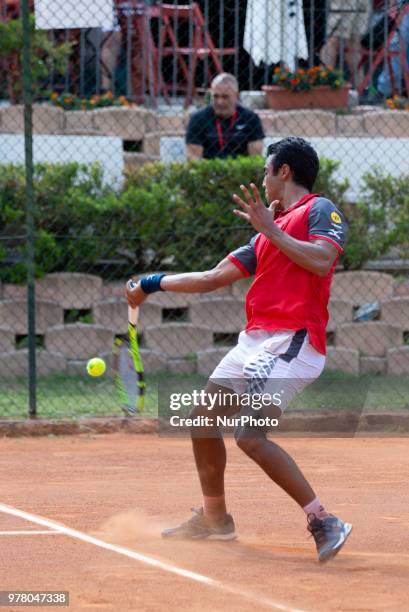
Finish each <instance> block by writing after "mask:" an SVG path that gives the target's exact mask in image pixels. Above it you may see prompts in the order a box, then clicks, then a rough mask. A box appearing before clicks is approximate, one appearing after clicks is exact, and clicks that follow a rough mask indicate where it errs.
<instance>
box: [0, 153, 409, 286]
mask: <svg viewBox="0 0 409 612" xmlns="http://www.w3.org/2000/svg"><path fill="white" fill-rule="evenodd" d="M263 166H264V162H263V160H262V159H261V158H251V157H250V158H242V159H232V160H228V161H223V160H211V161H195V162H187V163H174V164H170V165H165V164H162V163H154V164H147V165H145V166H143V167H141V168H139V169H137V170H135V171H132V172H130V173H128V174H127V176H126V179H125V181H124V185H123V187H122V188H121V189H118V190H114V189H113V188H111V187H109V186H107V185H105V184H104V182H103V173H102V170H101V168H100V167H99V166H98V165H97V164H95V165H81V164H77V163H68V164H38V165H36V166H35V176H34V185H35V197H36V214H35V217H36V243H35V253H36V274H37V276H43V275H45V274H47V273H50V272H57V271H73V272H74V271H75V272H93V273H96V274H100V275H102V276H103V277H106V278H123V277H125V276H127V275H129V274H131V273H136V272H145V271H147V270H186V271H189V270H198V269H200V270H203V269H206V268H210V267H212V266H214V265H215V264H217V263H218V262H219V261H220V260H221V259H222V258H223V257H225V256H226V254H227V253H228V252H229V251H231V250H233V249H235V248H237V247H238V246H239V245H240V244H244V243H246V242H247V241H248V240H249V239H250V237H251V236H252V235H254V230H253V229H252V228H251V227H250V226H249V225H248V224H247V223H245V222H243V221H241V220H238V219H237V218H236V217H235V216H234V215H233V212H232V211H233V208H234V203H233V201H232V197H231V196H232V194H233V193H234V192H237V191H238V188H239V186H240V184H242V183H244V184H249V183H250V182H251V181H254V182H255V183H256V184H257V185H258V186H259V187H260V188H261V183H262V174H263ZM337 167H338V163H337V162H333V161H331V160H325V159H323V160H321V171H320V176H319V178H318V181H317V186H316V192H317V193H322V194H324V195H325V196H326V197H328V198H329V199H331V200H332V201H333V202H334V203H336V204H337V205H338V206H339V207H340V208H341V209H344V210H345V211H346V212H347V217H348V220H349V223H350V235H349V241H348V243H347V248H346V251H345V256H344V263H345V266H346V267H347V268H351V269H353V268H359V267H361V266H362V265H363V264H364V263H365V262H366V261H367V260H368V259H370V258H374V257H378V256H380V255H381V254H383V253H385V252H386V251H387V250H388V249H389V248H390V246H391V245H399V246H400V248H401V251H402V253H404V252H407V245H408V238H407V237H408V235H409V231H408V230H409V187H408V186H409V181H408V177H402V178H400V179H396V178H392V177H390V176H384V175H382V174H381V173H380V172H378V171H377V172H374V173H372V174H370V175H368V176H367V177H366V179H365V186H366V187H365V191H364V193H363V195H362V198H361V200H360V201H359V203H358V204H357V205H356V206H352V205H349V206H348V205H347V204H346V202H345V192H346V190H347V189H348V181H343V182H340V181H338V180H336V179H335V177H334V173H335V171H336V169H337ZM25 235H26V228H25V210H24V172H23V170H22V168H21V167H19V166H15V165H3V166H2V165H0V263H1V261H2V260H3V264H2V265H0V279H1V280H3V281H6V282H24V280H25V276H26V265H25V253H26V251H25Z"/></svg>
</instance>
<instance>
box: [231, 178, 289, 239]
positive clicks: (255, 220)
mask: <svg viewBox="0 0 409 612" xmlns="http://www.w3.org/2000/svg"><path fill="white" fill-rule="evenodd" d="M250 187H251V190H252V192H253V194H251V193H250V192H249V190H248V189H247V187H245V186H244V185H240V189H241V191H242V192H243V195H244V198H245V200H246V201H244V200H243V199H242V198H240V197H239V196H238V195H237V194H234V195H233V200H234V201H235V202H236V204H238V205H239V206H241V208H242V209H243V210H237V209H235V210H234V211H233V212H234V214H235V215H237V216H238V217H241V218H242V219H245V221H247V222H248V223H251V225H252V226H253V227H254V229H255V230H257V231H258V232H261V233H262V234H267V235H268V234H269V233H270V232H271V231H274V228H275V225H274V212H275V208H276V206H277V204H278V200H274V201H273V202H271V204H270V206H269V207H268V208H267V207H266V206H265V205H264V203H263V201H262V199H261V196H260V193H259V190H258V189H257V187H256V186H255V184H254V183H250Z"/></svg>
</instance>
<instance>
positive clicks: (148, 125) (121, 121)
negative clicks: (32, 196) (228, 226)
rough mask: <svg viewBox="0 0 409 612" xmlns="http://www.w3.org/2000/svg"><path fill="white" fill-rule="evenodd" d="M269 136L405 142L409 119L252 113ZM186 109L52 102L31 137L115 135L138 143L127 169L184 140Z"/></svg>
mask: <svg viewBox="0 0 409 612" xmlns="http://www.w3.org/2000/svg"><path fill="white" fill-rule="evenodd" d="M255 112H257V113H258V114H259V116H260V119H261V121H262V124H263V127H264V131H265V133H266V135H267V136H286V135H300V136H305V137H321V136H323V137H325V136H354V137H357V136H358V137H359V136H361V137H364V136H367V137H377V136H381V137H384V138H408V137H409V115H408V113H405V112H400V111H390V110H383V109H378V108H375V109H374V108H373V107H356V108H355V109H354V110H353V111H351V112H350V113H349V114H347V115H338V114H337V113H336V112H333V111H324V110H310V109H303V110H298V111H294V110H289V111H280V112H277V111H272V110H267V109H261V110H258V109H256V110H255ZM189 116H190V114H189V112H188V111H180V110H175V111H173V112H172V111H171V110H169V111H167V112H165V113H164V112H155V111H154V110H148V109H145V108H143V107H140V106H131V107H120V108H119V107H108V108H100V109H96V110H94V111H63V110H62V109H60V108H57V107H54V106H52V105H50V104H43V105H34V113H33V127H34V133H35V134H55V135H64V134H67V135H84V136H85V135H88V136H92V135H94V136H95V135H99V136H104V135H105V136H115V137H118V138H121V139H122V140H124V141H136V142H139V143H140V152H139V153H129V152H125V151H124V162H125V167H126V168H128V169H131V168H132V167H137V166H139V165H140V164H142V163H145V162H148V161H153V160H155V159H159V155H160V139H161V138H162V137H164V136H181V137H184V135H185V131H186V126H187V123H188V121H189ZM22 132H23V107H22V106H21V105H15V106H9V107H3V108H1V109H0V133H7V134H21V133H22Z"/></svg>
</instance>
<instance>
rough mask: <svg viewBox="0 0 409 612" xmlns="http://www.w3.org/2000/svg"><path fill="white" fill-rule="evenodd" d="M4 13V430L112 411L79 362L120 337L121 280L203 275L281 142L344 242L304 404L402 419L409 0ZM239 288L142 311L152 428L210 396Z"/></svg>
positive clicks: (40, 6)
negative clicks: (341, 220)
mask: <svg viewBox="0 0 409 612" xmlns="http://www.w3.org/2000/svg"><path fill="white" fill-rule="evenodd" d="M0 7H1V10H0V20H1V21H0V83H1V85H2V86H1V87H0V152H1V156H0V160H1V161H0V330H1V334H0V386H1V390H2V393H1V395H0V416H1V417H26V416H27V414H28V413H29V407H30V414H31V415H32V416H34V415H35V413H37V415H38V416H40V417H66V416H71V417H73V416H74V417H77V416H82V415H115V414H117V415H119V414H121V410H120V407H119V400H118V397H117V394H116V392H115V387H114V384H113V382H112V377H111V376H110V375H109V373H108V375H106V376H104V377H101V378H100V379H92V378H90V377H88V376H87V373H86V363H87V360H88V359H90V358H91V357H94V356H100V357H103V358H104V359H105V360H106V361H107V362H108V364H110V363H111V355H112V353H111V351H112V345H113V342H114V339H115V337H116V336H117V335H120V334H124V333H126V328H127V307H126V301H125V298H124V284H125V281H126V280H127V279H128V278H129V277H130V276H133V277H135V278H138V277H140V276H142V275H143V274H145V273H148V272H154V271H167V272H178V271H193V270H206V269H209V268H211V267H213V266H214V265H216V264H217V263H218V262H219V261H220V260H221V259H222V258H223V257H225V256H226V254H227V253H229V252H230V251H231V250H233V249H235V248H237V247H238V246H240V245H242V244H245V243H246V242H248V240H249V239H250V237H251V236H252V234H253V232H252V230H251V228H249V227H248V226H247V225H245V224H244V223H241V222H238V221H237V219H236V218H235V217H234V216H233V214H232V208H233V204H232V202H231V194H232V193H233V192H234V191H237V188H238V186H239V185H240V184H241V183H246V184H248V183H249V182H250V181H254V182H256V183H257V184H259V185H260V184H261V181H262V173H263V159H262V157H260V156H257V155H254V154H255V153H263V152H265V150H266V147H267V145H268V144H269V143H271V142H274V141H276V140H279V139H280V138H282V137H285V136H288V135H295V136H301V137H304V138H306V139H308V140H309V141H310V142H311V143H312V144H313V146H314V147H315V148H316V150H317V151H318V153H319V155H320V158H321V173H320V177H319V181H318V186H317V188H316V190H317V192H320V193H324V194H325V195H326V196H327V197H329V198H330V199H332V200H333V201H334V203H335V204H336V205H337V206H339V207H340V208H341V209H342V210H343V211H344V212H345V214H346V216H347V218H348V221H349V225H350V235H349V242H348V245H347V248H346V250H345V253H344V256H343V257H342V259H341V260H340V262H339V266H338V269H337V272H336V275H335V280H334V285H333V291H332V296H331V301H330V305H329V313H330V319H329V324H328V329H327V341H328V358H327V366H326V373H324V376H323V381H324V382H323V383H322V385H324V386H321V387H319V388H318V394H316V395H315V396H314V397H315V399H311V398H309V397H308V396H305V395H304V394H303V396H301V399H300V402H299V403H298V404H297V407H298V408H302V407H318V408H326V407H327V408H328V406H329V405H330V404H331V402H330V401H329V396H328V395H326V391H325V389H324V387H325V385H326V384H327V383H328V381H330V380H331V381H332V386H333V385H334V381H335V385H338V388H341V387H342V389H345V395H344V396H343V397H341V398H340V401H339V404H342V405H337V406H335V405H332V404H333V403H332V404H331V406H330V407H331V408H337V407H338V408H348V407H349V405H352V404H353V403H354V401H353V396H354V394H355V395H359V397H360V398H361V399H360V400H359V402H360V403H361V404H362V402H364V403H365V406H366V407H368V409H395V410H396V409H400V410H402V409H404V408H405V407H407V401H406V400H405V397H407V396H408V395H407V393H408V386H409V385H408V383H407V380H408V374H409V273H408V271H409V251H408V235H409V231H408V230H409V168H408V163H407V151H408V145H409V112H408V110H409V102H408V97H409V71H408V49H409V4H408V3H407V2H395V1H393V2H388V1H386V0H382V1H381V2H370V1H367V2H366V1H364V0H349V2H347V1H344V2H342V3H340V2H337V1H336V0H333V1H332V2H326V1H324V0H306V1H304V2H301V0H291V1H289V0H288V1H284V0H269V1H267V0H248V1H247V2H241V1H240V2H239V0H217V1H214V2H210V1H209V0H202V1H200V2H197V3H195V2H190V3H189V2H187V1H185V2H180V3H178V2H174V1H169V2H168V3H166V4H163V3H159V2H148V1H145V2H137V1H135V0H126V1H125V0H124V1H123V0H115V1H113V0H98V1H97V0H95V1H94V2H93V3H91V4H90V3H88V2H80V1H79V0H76V1H75V2H70V0H65V1H64V2H62V1H61V0H53V1H51V0H48V1H45V0H36V2H35V9H34V3H31V2H28V0H25V2H19V1H18V0H6V1H5V0H0ZM23 9H25V10H26V19H25V22H24V19H23ZM24 48H25V49H26V63H25V67H24V54H23V50H24ZM24 68H25V69H24ZM221 72H228V73H230V74H232V75H234V77H235V78H236V79H237V82H238V86H239V89H240V105H241V107H243V108H245V109H248V110H251V113H252V114H250V115H245V116H244V118H243V117H241V116H240V115H239V116H238V119H237V118H236V119H235V120H234V121H233V122H232V118H231V116H229V114H228V109H227V111H226V109H224V110H223V104H225V103H228V102H229V101H228V100H227V102H226V100H224V101H223V95H224V93H223V91H222V93H221V94H220V95H221V99H219V101H218V100H217V95H216V97H215V95H214V93H215V92H214V91H213V97H210V96H209V88H210V85H211V82H212V80H213V79H214V77H216V76H217V75H218V74H220V73H221ZM23 75H24V76H25V79H23ZM222 85H223V83H222ZM219 93H220V92H219ZM24 102H25V106H24ZM218 103H220V104H221V105H222V107H221V117H222V119H221V122H220V125H219V129H218V124H217V119H216V117H215V115H211V114H210V115H206V117H209V116H210V117H213V119H212V121H210V122H209V121H205V120H203V121H202V118H204V117H205V115H197V113H199V112H203V109H205V108H206V107H208V109H211V108H215V105H217V104H218ZM31 110H32V125H31V120H30V116H31ZM24 111H25V112H26V114H24ZM224 111H226V112H224ZM209 112H210V113H211V112H212V111H211V110H209ZM223 112H224V114H223ZM198 117H199V120H198ZM249 117H250V119H249ZM195 118H196V119H195ZM240 121H243V125H242V126H241V127H242V128H243V133H244V132H245V137H244V136H242V135H240V134H239V132H240V129H241V127H240ZM247 122H248V123H247ZM249 126H252V127H251V129H249ZM239 128H240V129H239ZM253 129H254V131H252V130H253ZM260 130H261V131H260ZM187 135H188V136H187ZM186 140H187V142H186ZM30 143H32V147H33V162H34V163H33V167H32V168H31V161H30V160H31V156H30ZM254 143H256V146H252V145H254ZM229 146H230V147H231V148H230V149H229ZM243 146H244V149H243V148H242V147H243ZM240 147H241V148H240ZM238 152H239V153H241V154H242V155H243V156H241V155H240V156H237V153H238ZM200 157H207V158H209V159H206V160H200V159H196V160H193V158H200ZM192 160H193V161H192ZM31 179H32V180H31ZM31 183H32V187H33V189H32V191H31V189H30V187H31ZM27 279H28V280H27ZM247 288H248V281H247V280H243V281H239V282H238V283H235V284H234V285H233V286H231V287H228V288H224V289H221V290H218V291H215V292H212V293H210V294H203V295H200V296H199V295H182V294H171V293H160V294H155V295H154V296H152V298H150V299H149V300H148V301H147V302H146V303H144V304H143V306H142V308H141V316H140V342H141V347H142V359H143V361H144V365H145V369H146V372H147V381H148V397H147V412H148V414H155V410H156V409H157V386H158V383H160V382H161V381H163V380H165V381H169V380H174V381H176V383H178V381H180V384H181V385H182V386H183V385H187V386H189V385H190V386H200V385H202V384H203V382H204V381H205V380H206V377H207V376H208V375H209V373H210V372H211V370H212V369H213V368H214V367H215V365H216V364H217V363H218V361H219V360H220V359H221V358H222V357H223V356H224V355H225V354H226V352H227V351H228V350H229V349H230V348H231V346H233V345H234V344H235V342H236V339H237V336H238V334H239V332H240V331H241V330H242V329H243V327H244V325H245V309H244V300H245V294H246V290H247ZM30 313H31V314H30ZM34 314H35V325H34ZM108 369H109V368H108ZM354 385H355V386H354ZM357 385H361V387H359V389H361V390H360V391H359V392H358V391H357V389H358V387H357ZM362 385H363V386H364V387H365V389H366V392H365V394H364V395H365V398H364V400H362V392H361V391H362V388H363V387H362ZM327 387H328V389H329V388H330V387H331V385H328V384H327ZM348 389H349V395H350V396H351V397H350V400H348V399H346V397H347V395H348V393H347V391H348ZM303 398H304V399H303ZM317 398H320V399H317Z"/></svg>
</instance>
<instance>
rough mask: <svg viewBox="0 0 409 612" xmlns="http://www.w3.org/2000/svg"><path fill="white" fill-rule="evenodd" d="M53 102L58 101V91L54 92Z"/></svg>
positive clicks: (52, 95)
mask: <svg viewBox="0 0 409 612" xmlns="http://www.w3.org/2000/svg"><path fill="white" fill-rule="evenodd" d="M50 98H51V100H58V93H57V92H56V91H53V93H52V94H51V96H50Z"/></svg>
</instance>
